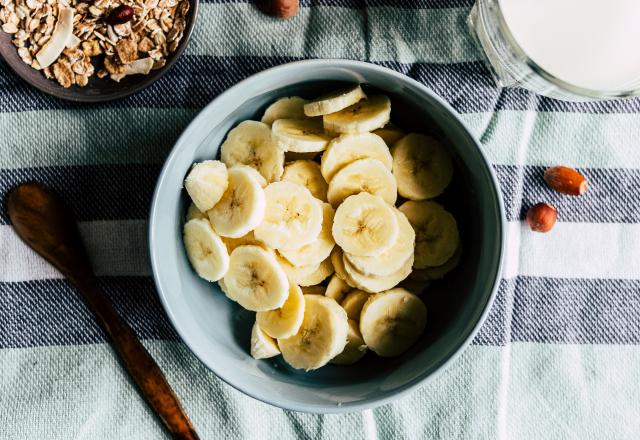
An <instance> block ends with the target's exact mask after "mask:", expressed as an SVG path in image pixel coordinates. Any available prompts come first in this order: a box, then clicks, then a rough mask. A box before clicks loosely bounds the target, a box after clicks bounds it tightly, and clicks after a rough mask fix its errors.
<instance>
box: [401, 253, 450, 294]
mask: <svg viewBox="0 0 640 440" xmlns="http://www.w3.org/2000/svg"><path fill="white" fill-rule="evenodd" d="M461 258H462V246H460V245H458V247H457V248H456V251H455V252H454V253H453V256H452V257H451V258H449V259H448V260H447V262H446V263H444V264H442V265H440V266H433V267H425V268H424V269H414V270H413V272H411V275H409V278H412V279H414V280H417V281H434V280H440V279H442V278H444V276H445V275H446V274H448V273H449V272H451V271H452V270H453V269H455V268H456V267H458V264H459V263H460V259H461ZM409 290H411V289H409Z"/></svg>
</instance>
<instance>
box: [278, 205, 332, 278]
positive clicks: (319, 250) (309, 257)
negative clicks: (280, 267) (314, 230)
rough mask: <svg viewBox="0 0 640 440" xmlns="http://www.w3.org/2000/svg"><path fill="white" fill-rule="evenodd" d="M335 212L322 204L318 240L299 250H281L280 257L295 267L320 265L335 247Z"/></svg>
mask: <svg viewBox="0 0 640 440" xmlns="http://www.w3.org/2000/svg"><path fill="white" fill-rule="evenodd" d="M333 216H334V210H333V208H332V207H331V205H329V204H328V203H322V230H321V231H320V234H319V235H318V238H317V239H316V240H315V241H313V242H311V243H309V244H305V245H304V246H302V247H300V248H298V249H289V250H286V249H279V250H278V252H280V255H282V256H283V257H285V258H286V259H287V260H289V262H290V263H291V264H293V265H294V266H309V265H312V264H320V263H321V262H322V261H323V260H325V259H326V258H327V257H328V256H329V255H330V254H331V250H332V249H333V247H334V246H335V244H336V243H335V241H333V235H332V234H331V227H332V225H333Z"/></svg>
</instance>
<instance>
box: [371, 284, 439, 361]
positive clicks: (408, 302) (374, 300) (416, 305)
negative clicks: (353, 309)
mask: <svg viewBox="0 0 640 440" xmlns="http://www.w3.org/2000/svg"><path fill="white" fill-rule="evenodd" d="M426 324H427V308H426V307H425V305H424V303H423V302H422V301H420V298H418V297H417V296H416V295H414V294H413V293H410V292H408V291H406V290H405V289H401V288H397V289H391V290H388V291H386V292H381V293H378V294H375V295H372V296H371V297H369V299H368V300H367V302H366V303H365V305H364V307H363V308H362V314H361V315H360V332H361V333H362V338H363V339H364V342H365V344H366V345H367V347H369V348H370V349H371V350H373V351H374V352H375V353H376V354H377V355H378V356H382V357H391V356H399V355H401V354H402V353H404V352H405V351H406V350H407V349H408V348H409V347H411V346H412V345H413V344H414V343H415V342H416V341H417V340H418V338H419V337H420V336H421V335H422V333H423V332H424V329H425V326H426Z"/></svg>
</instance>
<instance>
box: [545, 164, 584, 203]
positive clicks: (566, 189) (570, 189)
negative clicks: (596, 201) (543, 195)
mask: <svg viewBox="0 0 640 440" xmlns="http://www.w3.org/2000/svg"><path fill="white" fill-rule="evenodd" d="M544 181H545V182H547V185H549V187H551V189H553V190H555V191H558V192H559V193H562V194H568V195H570V196H581V195H582V194H584V193H585V192H586V191H587V179H586V178H585V177H584V176H583V175H582V174H580V173H579V172H577V171H576V170H574V169H573V168H569V167H561V166H557V167H551V168H547V170H546V171H545V172H544Z"/></svg>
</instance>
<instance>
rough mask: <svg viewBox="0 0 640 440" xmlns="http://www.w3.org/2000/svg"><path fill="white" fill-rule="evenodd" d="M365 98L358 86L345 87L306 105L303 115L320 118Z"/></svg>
mask: <svg viewBox="0 0 640 440" xmlns="http://www.w3.org/2000/svg"><path fill="white" fill-rule="evenodd" d="M366 97H367V95H365V94H364V92H363V91H362V89H361V88H360V86H359V85H357V86H351V87H345V88H343V89H340V90H336V91H335V92H332V93H329V94H326V95H323V96H321V97H319V98H318V99H315V100H313V101H311V102H308V103H306V104H305V105H304V114H305V115H307V116H322V115H326V114H329V113H335V112H339V111H340V110H342V109H345V108H347V107H349V106H350V105H353V104H355V103H356V102H358V101H360V100H361V99H364V98H366Z"/></svg>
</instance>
